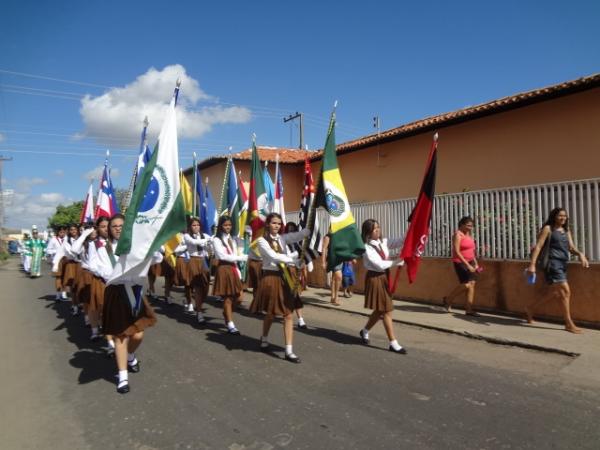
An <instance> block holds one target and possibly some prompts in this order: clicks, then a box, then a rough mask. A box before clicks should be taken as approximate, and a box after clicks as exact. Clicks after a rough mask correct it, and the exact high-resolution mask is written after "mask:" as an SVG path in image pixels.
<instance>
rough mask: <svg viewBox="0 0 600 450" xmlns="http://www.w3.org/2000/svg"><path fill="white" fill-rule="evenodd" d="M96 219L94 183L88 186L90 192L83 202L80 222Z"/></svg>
mask: <svg viewBox="0 0 600 450" xmlns="http://www.w3.org/2000/svg"><path fill="white" fill-rule="evenodd" d="M93 221H94V190H93V187H92V183H90V187H89V188H88V193H87V195H86V197H85V201H84V202H83V208H81V215H80V216H79V223H87V222H93Z"/></svg>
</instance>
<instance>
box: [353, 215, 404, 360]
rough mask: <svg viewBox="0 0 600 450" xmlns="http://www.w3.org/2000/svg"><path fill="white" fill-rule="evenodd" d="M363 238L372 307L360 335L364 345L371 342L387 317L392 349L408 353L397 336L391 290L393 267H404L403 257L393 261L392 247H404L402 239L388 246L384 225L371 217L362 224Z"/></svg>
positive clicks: (367, 303)
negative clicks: (381, 321)
mask: <svg viewBox="0 0 600 450" xmlns="http://www.w3.org/2000/svg"><path fill="white" fill-rule="evenodd" d="M361 234H362V239H363V242H364V243H365V244H366V245H365V249H366V251H365V253H364V254H363V265H364V268H365V269H366V270H367V275H366V280H365V308H367V309H372V310H373V312H372V313H371V316H370V317H369V320H368V321H367V323H366V325H365V327H364V328H363V329H362V330H360V333H359V334H360V338H361V339H362V342H363V344H365V345H368V344H369V331H370V330H371V328H373V326H375V324H376V323H377V322H378V321H379V319H382V320H383V327H384V328H385V332H386V334H387V337H388V339H389V341H390V345H389V350H390V351H392V352H395V353H400V354H403V355H404V354H406V349H404V348H403V347H402V346H401V345H400V344H398V341H397V340H396V337H395V336H394V326H393V322H392V311H393V310H394V305H393V304H392V298H391V296H390V292H389V291H388V283H389V281H388V280H390V276H389V275H390V273H389V272H390V269H391V268H392V267H393V266H402V265H403V264H404V261H403V260H401V259H400V260H397V261H390V260H389V256H390V252H389V248H395V247H400V246H401V245H402V240H401V239H399V240H394V241H393V242H390V244H389V246H388V242H387V239H382V238H381V228H380V226H379V223H378V222H377V221H376V220H374V219H367V220H365V221H364V222H363V224H362V233H361Z"/></svg>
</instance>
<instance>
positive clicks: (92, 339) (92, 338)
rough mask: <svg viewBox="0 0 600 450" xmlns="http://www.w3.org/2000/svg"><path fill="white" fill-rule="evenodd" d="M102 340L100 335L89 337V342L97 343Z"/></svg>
mask: <svg viewBox="0 0 600 450" xmlns="http://www.w3.org/2000/svg"><path fill="white" fill-rule="evenodd" d="M101 338H102V336H101V335H100V334H92V335H91V336H90V341H92V342H95V341H99V340H100V339H101Z"/></svg>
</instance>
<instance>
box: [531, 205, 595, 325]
mask: <svg viewBox="0 0 600 450" xmlns="http://www.w3.org/2000/svg"><path fill="white" fill-rule="evenodd" d="M547 240H548V241H547ZM544 247H546V248H545V253H546V255H544V257H545V260H546V261H545V264H544V266H545V267H542V269H544V277H545V278H546V283H548V284H549V285H550V289H551V293H552V296H555V297H558V298H559V299H560V302H561V306H562V309H563V315H564V318H565V330H567V331H569V332H571V333H576V334H579V333H582V330H581V328H578V327H577V326H576V325H575V322H573V319H572V318H571V306H570V302H571V288H570V287H569V282H568V281H567V265H568V262H569V253H571V254H573V255H577V256H578V257H579V261H580V262H581V265H582V266H583V267H585V268H589V267H590V263H589V262H588V260H587V258H586V257H585V255H584V254H583V252H581V251H579V250H578V249H577V247H575V245H574V244H573V237H572V236H571V230H570V229H569V216H568V215H567V211H566V210H565V209H564V208H554V209H553V210H552V211H550V214H549V216H548V219H547V220H546V222H545V223H544V226H543V227H542V230H541V231H540V233H539V235H538V240H537V243H536V245H535V248H534V249H533V252H532V254H531V263H530V264H529V267H528V268H527V271H528V272H529V273H530V274H535V271H536V264H537V263H538V258H541V255H540V254H541V252H542V249H543V248H544ZM544 300H546V298H544V297H538V298H536V299H535V300H534V301H533V303H532V304H530V305H528V306H526V307H525V317H526V320H527V322H528V323H533V313H534V311H535V309H536V308H537V307H538V306H539V305H540V304H541V303H542V302H543V301H544Z"/></svg>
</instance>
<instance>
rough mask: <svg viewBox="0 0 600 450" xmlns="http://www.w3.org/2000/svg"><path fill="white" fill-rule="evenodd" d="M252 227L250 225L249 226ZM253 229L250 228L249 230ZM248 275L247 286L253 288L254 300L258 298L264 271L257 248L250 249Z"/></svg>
mask: <svg viewBox="0 0 600 450" xmlns="http://www.w3.org/2000/svg"><path fill="white" fill-rule="evenodd" d="M248 228H250V227H248ZM251 230H252V229H251V228H250V230H249V231H251ZM247 268H248V275H247V280H246V281H247V288H248V289H252V300H254V299H255V298H256V293H257V292H258V285H259V283H260V277H261V271H262V258H261V257H260V254H259V253H258V249H257V248H252V249H250V250H249V251H248V265H247Z"/></svg>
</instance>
